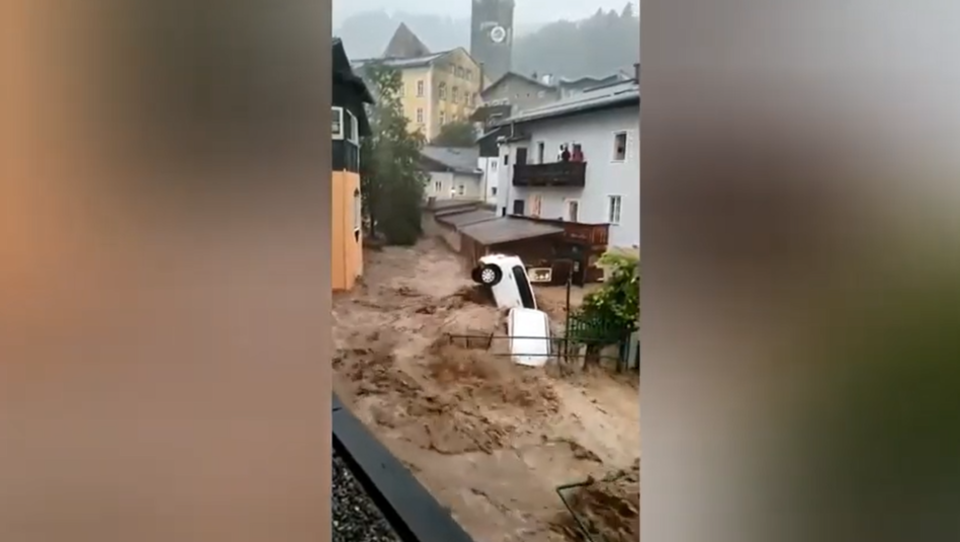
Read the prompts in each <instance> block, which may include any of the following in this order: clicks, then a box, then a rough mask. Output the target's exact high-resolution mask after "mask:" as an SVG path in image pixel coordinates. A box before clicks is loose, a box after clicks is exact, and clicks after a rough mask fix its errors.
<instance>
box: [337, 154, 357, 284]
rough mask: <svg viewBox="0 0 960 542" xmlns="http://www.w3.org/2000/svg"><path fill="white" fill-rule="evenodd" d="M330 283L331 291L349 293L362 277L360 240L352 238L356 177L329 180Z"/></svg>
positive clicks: (341, 173) (339, 175) (344, 174)
mask: <svg viewBox="0 0 960 542" xmlns="http://www.w3.org/2000/svg"><path fill="white" fill-rule="evenodd" d="M331 181H332V182H331V183H330V184H331V186H332V192H331V194H330V211H331V212H330V216H331V217H332V222H331V224H330V226H331V228H330V231H331V239H330V266H331V267H330V282H331V285H332V288H333V290H334V291H345V290H351V289H353V287H354V285H355V284H356V283H357V278H358V277H360V276H361V275H362V274H363V236H362V235H361V236H359V238H358V236H355V235H354V216H353V215H354V192H355V191H356V190H358V189H359V188H360V176H359V175H358V174H356V173H352V172H348V171H334V172H333V178H332V179H331Z"/></svg>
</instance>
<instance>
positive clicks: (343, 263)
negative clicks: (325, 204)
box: [330, 39, 373, 291]
mask: <svg viewBox="0 0 960 542" xmlns="http://www.w3.org/2000/svg"><path fill="white" fill-rule="evenodd" d="M332 90H333V96H332V102H333V107H332V110H331V116H332V120H333V123H332V126H331V130H330V132H331V138H332V140H333V141H332V142H331V147H332V153H333V154H332V157H331V158H332V167H331V169H332V172H331V179H330V215H331V223H330V226H331V239H330V282H331V287H332V288H333V290H334V291H343V290H350V289H352V288H353V286H354V284H356V281H357V278H358V277H360V276H361V275H362V274H363V231H362V229H363V228H362V224H363V222H362V217H363V215H362V212H361V209H362V204H361V202H362V195H361V193H360V138H362V137H365V136H367V135H369V133H370V125H369V122H368V121H367V114H366V111H365V110H364V105H365V104H368V103H373V97H372V96H371V95H370V92H369V91H368V90H367V87H366V85H365V84H364V82H363V80H362V79H361V78H360V77H359V76H357V75H356V74H354V73H353V70H352V69H351V68H350V62H349V61H348V60H347V55H346V52H345V51H344V48H343V43H342V42H341V41H340V40H339V39H334V42H333V89H332Z"/></svg>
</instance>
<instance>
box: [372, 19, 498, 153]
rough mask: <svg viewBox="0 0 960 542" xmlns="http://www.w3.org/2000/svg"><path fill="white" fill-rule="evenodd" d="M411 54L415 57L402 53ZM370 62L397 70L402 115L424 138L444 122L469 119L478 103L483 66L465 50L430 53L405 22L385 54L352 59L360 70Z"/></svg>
mask: <svg viewBox="0 0 960 542" xmlns="http://www.w3.org/2000/svg"><path fill="white" fill-rule="evenodd" d="M414 40H415V41H414ZM410 54H415V56H404V55H410ZM371 63H379V64H382V65H384V66H387V67H391V68H394V69H396V70H398V71H399V72H400V75H401V79H402V82H403V85H402V88H401V96H400V99H401V103H402V104H403V113H404V116H405V117H406V118H407V120H409V127H410V130H411V131H418V130H419V131H420V132H421V133H422V134H423V135H424V136H425V137H426V139H427V141H431V140H433V139H434V138H435V137H437V135H439V134H440V130H441V128H442V127H443V125H444V124H448V123H451V122H458V121H466V120H468V119H469V118H470V116H471V114H472V113H473V111H474V110H475V109H476V108H477V106H478V104H479V103H480V90H481V88H482V78H483V74H482V69H481V67H480V65H479V64H478V63H477V62H476V61H475V60H474V59H473V57H471V56H470V54H469V53H468V52H467V51H466V49H464V48H462V47H458V48H456V49H452V50H450V51H442V52H437V53H430V52H429V51H428V50H427V49H426V47H425V46H424V45H423V44H422V43H421V42H420V41H419V39H417V38H416V36H413V34H412V33H411V32H410V30H409V29H407V27H406V26H405V25H400V27H399V28H398V29H397V33H396V34H395V35H394V38H393V39H392V40H391V42H390V45H389V46H388V47H387V50H386V51H385V56H384V57H382V58H378V59H365V60H359V61H355V62H354V67H355V68H356V69H357V70H358V71H361V72H362V70H363V67H364V66H367V65H369V64H371Z"/></svg>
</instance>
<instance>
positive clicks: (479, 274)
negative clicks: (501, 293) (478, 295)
mask: <svg viewBox="0 0 960 542" xmlns="http://www.w3.org/2000/svg"><path fill="white" fill-rule="evenodd" d="M474 273H475V277H476V278H475V279H474V280H476V281H477V282H479V283H480V284H483V285H484V286H493V285H495V284H497V283H498V282H500V280H501V279H503V271H501V270H500V268H499V267H498V266H496V265H490V264H486V265H481V266H480V267H477V268H476V269H475V270H474Z"/></svg>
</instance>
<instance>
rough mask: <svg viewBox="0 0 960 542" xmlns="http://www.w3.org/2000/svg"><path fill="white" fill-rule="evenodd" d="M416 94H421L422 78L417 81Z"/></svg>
mask: <svg viewBox="0 0 960 542" xmlns="http://www.w3.org/2000/svg"><path fill="white" fill-rule="evenodd" d="M417 96H423V80H422V79H421V80H420V81H417Z"/></svg>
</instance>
